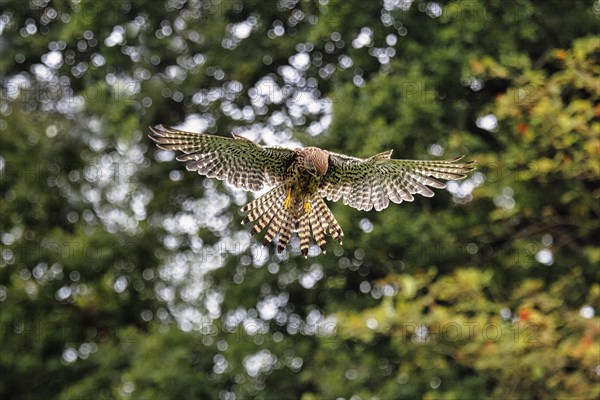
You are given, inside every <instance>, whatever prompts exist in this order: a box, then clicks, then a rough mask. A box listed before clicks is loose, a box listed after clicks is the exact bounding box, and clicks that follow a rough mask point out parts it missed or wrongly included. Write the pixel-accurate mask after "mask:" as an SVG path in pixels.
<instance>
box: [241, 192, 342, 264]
mask: <svg viewBox="0 0 600 400" xmlns="http://www.w3.org/2000/svg"><path fill="white" fill-rule="evenodd" d="M285 196H286V190H285V187H284V185H280V186H277V187H276V188H274V189H273V190H271V191H270V192H268V193H266V194H264V195H262V196H261V197H259V198H257V199H255V200H253V201H252V202H250V203H248V204H247V205H245V206H244V207H242V211H243V212H247V213H248V215H246V217H245V218H244V220H243V221H242V223H244V224H246V223H249V222H255V223H254V226H253V227H252V230H251V234H252V235H256V234H257V233H259V232H262V231H264V230H265V229H266V233H265V236H264V237H263V239H262V243H263V245H268V244H269V243H272V242H273V240H274V239H275V237H276V236H278V235H279V238H278V242H277V252H278V253H281V252H282V251H283V250H284V249H285V248H286V247H287V245H288V244H289V242H290V239H291V238H292V235H293V233H294V232H297V233H298V238H299V239H300V251H301V252H302V255H304V257H307V256H308V250H309V248H310V238H311V237H313V238H314V240H315V242H316V244H317V245H318V246H319V247H320V248H321V250H322V251H323V252H324V253H325V252H326V249H327V241H326V239H325V236H326V235H327V234H329V235H331V237H332V238H333V239H335V240H337V241H338V242H339V243H340V244H342V240H341V237H342V236H344V233H343V231H342V228H341V227H340V226H339V224H338V223H337V221H336V219H335V217H334V216H333V214H332V213H331V211H330V210H329V207H327V204H325V201H323V199H322V198H321V196H320V195H319V194H318V193H315V194H314V196H312V198H311V199H310V203H311V207H310V208H309V211H310V212H309V213H307V212H306V209H305V208H304V205H303V204H302V202H301V201H298V202H292V204H291V207H287V208H286V207H285V206H284V198H285Z"/></svg>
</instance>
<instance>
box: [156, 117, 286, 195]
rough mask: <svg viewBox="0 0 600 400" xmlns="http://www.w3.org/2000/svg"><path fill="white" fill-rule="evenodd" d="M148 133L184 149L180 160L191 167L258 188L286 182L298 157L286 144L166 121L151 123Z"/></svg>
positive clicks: (168, 147)
mask: <svg viewBox="0 0 600 400" xmlns="http://www.w3.org/2000/svg"><path fill="white" fill-rule="evenodd" d="M150 130H151V131H152V133H151V134H149V135H148V136H149V137H150V139H152V140H153V141H154V142H156V145H157V146H158V147H159V148H161V149H163V150H180V151H182V152H183V153H184V154H182V155H180V156H178V157H177V160H178V161H185V162H188V163H187V165H186V168H187V169H188V171H196V172H198V173H199V174H200V175H206V176H207V177H209V178H217V179H221V180H225V181H227V182H228V183H230V184H232V185H234V186H236V187H239V188H242V189H245V190H252V191H257V190H260V189H262V188H263V187H264V186H265V185H267V186H275V185H277V184H280V183H282V182H283V175H284V173H285V171H286V169H287V167H288V166H289V165H290V163H291V162H292V160H293V158H294V151H293V150H291V149H286V148H283V147H266V146H261V145H259V144H257V143H254V142H253V141H251V140H249V139H245V138H243V137H241V136H235V135H234V136H233V138H226V137H221V136H214V135H207V134H203V133H195V132H186V131H180V130H177V129H174V128H170V127H167V126H164V125H158V126H156V127H150Z"/></svg>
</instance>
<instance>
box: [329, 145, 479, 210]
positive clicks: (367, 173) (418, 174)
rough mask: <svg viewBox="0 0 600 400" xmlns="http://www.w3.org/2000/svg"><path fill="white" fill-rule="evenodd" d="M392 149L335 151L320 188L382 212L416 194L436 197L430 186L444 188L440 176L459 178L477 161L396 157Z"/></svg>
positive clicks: (351, 203)
mask: <svg viewBox="0 0 600 400" xmlns="http://www.w3.org/2000/svg"><path fill="white" fill-rule="evenodd" d="M391 155H392V152H391V151H388V152H385V153H381V154H377V155H374V156H373V157H370V158H367V159H360V158H354V157H349V156H346V155H343V154H336V153H331V154H330V156H329V168H328V170H327V174H325V176H324V177H323V181H322V183H321V186H320V188H319V191H320V193H321V195H322V196H323V197H326V198H327V199H328V200H333V201H337V200H339V199H340V197H342V198H343V200H344V204H347V205H349V206H351V207H354V208H356V209H358V210H367V211H368V210H370V209H372V208H375V210H377V211H380V210H383V209H384V208H386V207H387V206H388V205H389V204H390V201H392V202H393V203H401V202H402V201H413V199H414V197H413V194H420V195H422V196H425V197H431V196H433V194H434V193H433V191H432V190H431V189H430V188H429V187H428V186H431V187H433V188H436V189H443V188H445V187H446V185H445V184H444V183H443V182H440V181H439V180H438V179H443V180H458V179H462V178H464V177H465V176H466V174H467V173H468V172H469V171H471V170H472V169H473V163H458V162H457V161H459V160H460V159H461V158H462V157H458V158H455V159H452V160H441V161H422V160H392V159H391V158H390V157H391Z"/></svg>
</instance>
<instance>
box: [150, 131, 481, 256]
mask: <svg viewBox="0 0 600 400" xmlns="http://www.w3.org/2000/svg"><path fill="white" fill-rule="evenodd" d="M150 130H151V131H152V133H151V134H150V135H149V136H150V138H151V139H152V140H153V141H154V142H156V144H157V146H158V147H159V148H161V149H164V150H180V151H182V152H183V154H182V155H180V156H178V157H177V160H179V161H185V162H187V165H186V168H187V169H188V170H189V171H197V172H198V173H199V174H200V175H206V176H207V177H209V178H217V179H220V180H225V181H227V182H228V183H229V184H231V185H233V186H236V187H239V188H242V189H245V190H251V191H258V190H260V189H262V188H263V187H265V186H268V187H274V188H273V189H271V190H270V191H269V192H267V193H266V194H264V195H262V196H260V197H258V198H256V199H254V200H253V201H251V202H250V203H248V204H246V205H245V206H244V207H242V211H243V212H246V213H247V215H246V217H245V218H244V220H243V221H242V223H244V224H245V223H248V222H254V226H253V227H252V235H255V234H257V233H259V232H261V231H263V230H265V229H266V234H265V235H264V237H263V241H262V242H263V244H264V245H267V244H269V243H271V242H272V241H273V239H274V238H275V237H276V236H277V235H279V239H278V242H277V251H278V252H281V251H283V250H284V249H285V248H286V246H287V244H288V242H289V240H290V238H291V237H292V234H293V232H297V233H298V237H299V239H300V250H301V252H302V254H303V255H304V256H305V257H306V256H307V254H308V249H309V246H310V238H311V236H312V237H313V238H314V240H315V241H316V243H317V244H318V245H319V247H320V248H321V250H322V251H323V253H325V250H326V246H327V242H326V240H325V235H327V234H329V235H330V236H331V237H332V238H333V239H335V240H337V241H338V242H339V243H340V244H342V236H344V233H343V231H342V228H341V227H340V226H339V224H338V222H337V221H336V219H335V217H334V216H333V214H332V213H331V211H330V210H329V208H328V207H327V204H325V201H324V200H323V198H326V199H327V200H333V201H337V200H339V199H340V197H341V198H342V199H343V201H344V204H347V205H349V206H351V207H354V208H356V209H358V210H365V211H368V210H371V209H372V208H375V210H377V211H380V210H383V209H384V208H386V207H387V206H388V205H389V203H390V201H391V202H393V203H401V202H402V201H413V199H414V197H413V194H420V195H422V196H425V197H431V196H433V195H434V193H433V191H432V190H431V189H430V188H429V187H428V186H431V187H432V188H436V189H443V188H445V187H446V185H445V184H444V183H442V182H440V181H439V180H438V179H443V180H458V179H462V178H464V177H465V176H466V174H467V173H468V172H469V171H471V170H472V169H473V163H472V162H470V163H458V161H459V160H460V159H461V158H462V157H457V158H454V159H452V160H441V161H421V160H395V159H391V155H392V150H390V151H386V152H383V153H379V154H376V155H374V156H372V157H369V158H365V159H361V158H355V157H349V156H346V155H343V154H337V153H333V152H330V151H327V150H323V149H319V148H317V147H305V148H299V149H294V150H292V149H288V148H284V147H276V146H261V145H259V144H257V143H254V142H253V141H251V140H249V139H246V138H243V137H241V136H237V135H232V137H231V138H227V137H222V136H214V135H208V134H203V133H194V132H185V131H181V130H177V129H174V128H170V127H167V126H163V125H158V126H156V127H154V128H152V127H151V128H150Z"/></svg>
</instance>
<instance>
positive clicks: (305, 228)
mask: <svg viewBox="0 0 600 400" xmlns="http://www.w3.org/2000/svg"><path fill="white" fill-rule="evenodd" d="M311 215H314V213H310V214H304V215H303V216H302V218H300V222H299V224H298V238H300V251H301V252H302V255H303V256H304V257H307V256H308V248H309V246H310V216H311Z"/></svg>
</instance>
